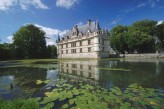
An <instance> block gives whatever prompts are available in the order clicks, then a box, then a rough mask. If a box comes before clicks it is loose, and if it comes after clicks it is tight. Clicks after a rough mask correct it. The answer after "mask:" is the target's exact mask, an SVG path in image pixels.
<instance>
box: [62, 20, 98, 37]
mask: <svg viewBox="0 0 164 109" xmlns="http://www.w3.org/2000/svg"><path fill="white" fill-rule="evenodd" d="M75 27H76V28H77V30H78V32H79V33H83V34H86V33H87V31H88V30H90V31H91V32H95V31H96V30H100V27H99V23H98V22H96V21H94V22H90V24H85V25H82V26H77V25H76V26H75ZM71 33H72V30H69V31H67V32H66V34H64V35H63V36H64V37H66V36H69V37H71Z"/></svg>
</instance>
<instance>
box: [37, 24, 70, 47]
mask: <svg viewBox="0 0 164 109" xmlns="http://www.w3.org/2000/svg"><path fill="white" fill-rule="evenodd" d="M34 25H35V26H37V27H39V28H41V29H42V30H43V31H44V32H45V33H46V37H47V38H46V42H47V45H54V44H55V43H56V39H57V37H58V33H59V35H60V36H62V35H64V34H65V33H66V31H67V30H63V31H61V30H59V29H53V28H49V27H45V26H42V25H39V24H34Z"/></svg>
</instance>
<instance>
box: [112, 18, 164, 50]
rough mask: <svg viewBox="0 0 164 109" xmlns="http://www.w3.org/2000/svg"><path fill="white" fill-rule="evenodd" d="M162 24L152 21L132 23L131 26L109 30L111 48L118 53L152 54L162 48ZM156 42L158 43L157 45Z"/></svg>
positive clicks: (163, 26)
mask: <svg viewBox="0 0 164 109" xmlns="http://www.w3.org/2000/svg"><path fill="white" fill-rule="evenodd" d="M163 34H164V24H161V25H157V22H156V21H153V20H142V21H137V22H134V23H133V24H132V25H131V26H129V27H126V26H121V25H119V26H117V27H114V28H113V29H112V30H111V39H110V44H111V47H112V48H113V49H114V50H115V51H118V52H119V53H125V52H128V53H153V52H155V51H156V50H158V49H159V48H161V47H162V48H163V47H164V38H163ZM157 42H158V43H157Z"/></svg>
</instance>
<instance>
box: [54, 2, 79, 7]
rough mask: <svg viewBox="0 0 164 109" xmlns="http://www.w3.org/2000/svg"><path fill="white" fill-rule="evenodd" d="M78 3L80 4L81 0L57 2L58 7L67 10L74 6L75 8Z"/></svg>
mask: <svg viewBox="0 0 164 109" xmlns="http://www.w3.org/2000/svg"><path fill="white" fill-rule="evenodd" d="M78 2H79V0H57V1H56V6H57V7H62V8H66V9H70V8H71V7H72V6H74V5H75V4H77V3H78Z"/></svg>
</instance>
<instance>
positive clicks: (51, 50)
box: [47, 45, 57, 58]
mask: <svg viewBox="0 0 164 109" xmlns="http://www.w3.org/2000/svg"><path fill="white" fill-rule="evenodd" d="M47 56H48V58H54V57H57V47H56V46H55V45H48V47H47Z"/></svg>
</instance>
